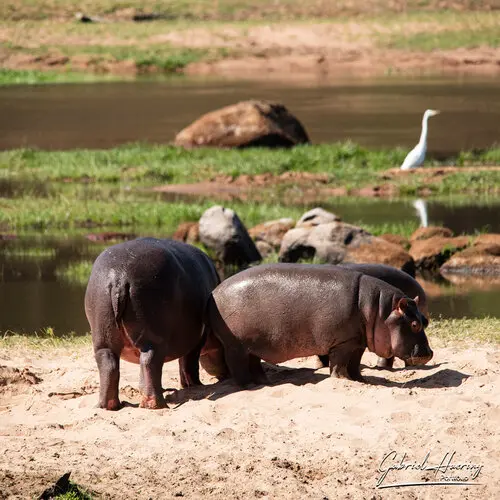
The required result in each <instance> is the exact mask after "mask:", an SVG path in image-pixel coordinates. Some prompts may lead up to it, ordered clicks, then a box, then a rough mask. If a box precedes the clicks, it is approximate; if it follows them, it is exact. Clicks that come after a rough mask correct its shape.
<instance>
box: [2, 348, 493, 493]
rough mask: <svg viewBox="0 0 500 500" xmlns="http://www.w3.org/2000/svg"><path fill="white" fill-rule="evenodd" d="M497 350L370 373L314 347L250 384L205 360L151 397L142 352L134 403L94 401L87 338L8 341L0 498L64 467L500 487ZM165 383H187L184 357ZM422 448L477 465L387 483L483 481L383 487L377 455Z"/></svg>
mask: <svg viewBox="0 0 500 500" xmlns="http://www.w3.org/2000/svg"><path fill="white" fill-rule="evenodd" d="M431 341H432V339H431ZM499 362H500V348H498V347H492V346H486V345H485V346H476V347H469V348H464V347H463V346H462V347H459V346H455V347H446V348H438V349H435V357H434V359H433V360H432V361H431V363H430V365H429V366H428V367H424V368H421V369H402V368H400V367H401V365H397V366H398V368H400V369H396V370H394V371H393V372H381V371H377V370H376V369H373V368H369V366H373V365H374V363H375V357H374V356H373V355H372V354H370V353H367V354H365V356H364V358H363V361H362V364H363V365H366V367H365V368H364V369H363V374H364V375H365V376H366V379H367V381H368V383H367V384H362V383H358V382H351V381H345V380H336V379H331V378H329V377H328V370H327V369H325V368H323V369H320V370H316V371H315V370H314V369H313V368H314V366H315V360H314V359H313V358H308V359H307V360H294V361H292V362H289V363H287V364H286V365H282V366H280V367H274V366H271V365H266V371H267V372H268V374H269V376H270V378H271V381H272V385H270V386H259V387H254V388H253V389H252V390H240V389H239V388H238V387H236V386H235V385H234V384H233V383H232V382H231V381H225V382H220V383H214V380H213V379H210V378H209V377H208V376H207V375H206V374H205V373H203V377H202V378H203V381H204V383H205V384H206V385H205V386H203V387H199V388H194V389H190V390H179V391H173V392H169V397H168V401H169V408H168V409H163V410H145V409H140V408H138V407H137V401H138V393H137V391H136V389H135V388H136V387H137V384H138V366H137V365H133V364H130V363H127V362H123V361H122V363H121V369H122V372H121V384H120V386H121V389H122V390H121V397H122V399H123V400H125V401H127V402H128V404H127V405H126V406H125V407H124V408H123V409H121V410H120V411H118V412H108V411H105V410H100V409H96V408H95V404H96V402H97V390H98V372H97V367H96V365H95V362H94V359H93V356H92V353H91V348H90V346H88V347H81V346H80V347H76V348H75V349H73V350H71V349H61V348H58V349H53V350H51V351H40V350H38V351H37V350H25V351H20V350H19V349H17V348H11V349H6V348H5V349H0V365H1V366H3V368H2V369H1V370H0V381H1V380H4V381H5V380H7V382H8V383H7V385H4V386H0V413H1V426H0V449H1V450H4V451H3V452H2V453H0V484H1V488H0V498H29V497H31V498H33V497H34V496H35V495H36V494H40V493H41V492H42V491H43V490H44V489H45V488H47V487H48V486H50V485H51V484H53V483H54V481H55V480H57V479H58V478H59V477H60V476H62V474H64V473H65V472H69V471H71V479H72V480H73V481H75V482H76V483H78V484H80V485H82V486H84V487H86V488H88V489H89V490H91V491H92V492H93V493H94V494H95V495H96V496H97V497H99V498H172V497H185V498H240V499H243V498H245V499H246V498H280V499H282V498H287V499H289V498H293V499H295V498H297V499H306V498H316V499H323V498H329V499H335V498H352V499H358V498H363V499H382V498H384V499H386V498H389V499H393V498H394V499H395V498H398V499H399V498H404V499H416V498H423V499H433V500H436V499H441V498H446V499H449V498H451V499H455V498H456V499H466V498H481V499H486V498H492V499H493V498H500V467H499V465H500V432H499V429H500V407H499V403H500V376H499ZM5 367H7V368H5ZM8 367H11V368H12V367H15V368H18V369H19V370H21V371H20V372H13V371H12V370H10V369H9V368H8ZM23 370H24V371H23ZM37 377H38V378H37ZM37 382H38V383H37ZM163 387H165V388H169V389H172V388H178V387H179V382H178V372H177V362H171V363H168V364H166V365H165V367H164V371H163ZM391 452H393V453H392V455H390V454H391ZM452 453H455V454H454V455H453V457H451V454H452ZM403 454H406V457H404V458H403ZM427 454H429V456H428V458H427V461H426V463H425V464H424V466H423V468H424V469H425V468H428V467H432V466H435V465H439V464H441V462H443V461H444V463H451V464H452V465H462V466H467V467H468V468H464V469H462V470H458V471H457V470H454V471H452V470H450V469H448V470H447V471H446V472H444V471H442V470H441V471H435V470H415V469H412V468H411V467H409V468H407V470H389V471H388V473H387V476H386V477H385V478H382V480H381V485H382V486H384V485H389V484H393V483H400V482H421V481H427V482H429V481H430V482H433V481H441V480H442V478H443V477H444V476H446V477H450V476H455V475H459V476H460V477H461V478H462V479H463V478H464V476H465V477H468V479H469V481H470V482H472V483H474V484H473V485H469V486H453V485H444V484H443V483H441V484H439V485H435V486H432V485H426V486H410V487H405V488H399V489H393V488H387V489H377V487H376V485H377V481H378V480H380V479H381V475H382V474H381V472H379V470H378V469H379V468H380V467H381V468H382V469H384V470H385V469H387V465H389V464H392V465H394V464H396V463H401V460H403V463H404V464H405V465H406V466H411V464H422V462H423V461H424V460H425V457H426V455H427ZM446 454H448V455H446ZM394 455H396V456H394ZM384 457H387V458H386V460H385V462H384V464H383V465H382V466H381V462H382V461H383V459H384ZM450 459H451V461H450ZM474 472H476V473H477V472H479V474H478V475H477V477H476V478H474V479H473V476H474ZM478 483H481V484H480V485H478Z"/></svg>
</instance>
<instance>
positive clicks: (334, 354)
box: [329, 343, 364, 382]
mask: <svg viewBox="0 0 500 500" xmlns="http://www.w3.org/2000/svg"><path fill="white" fill-rule="evenodd" d="M363 352H364V348H361V347H359V345H353V344H352V343H346V344H343V345H342V346H338V347H334V348H333V349H331V350H330V353H329V358H330V376H332V377H336V378H347V379H350V380H358V381H360V382H361V381H362V380H363V377H362V376H361V372H360V362H361V356H363Z"/></svg>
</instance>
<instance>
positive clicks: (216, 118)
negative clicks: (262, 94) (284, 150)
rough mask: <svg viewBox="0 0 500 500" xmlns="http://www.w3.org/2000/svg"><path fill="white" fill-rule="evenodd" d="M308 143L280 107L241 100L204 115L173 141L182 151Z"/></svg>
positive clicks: (305, 135) (302, 128)
mask: <svg viewBox="0 0 500 500" xmlns="http://www.w3.org/2000/svg"><path fill="white" fill-rule="evenodd" d="M309 142H310V141H309V137H308V135H307V133H306V131H305V129H304V127H303V126H302V124H301V123H300V122H299V121H298V120H297V118H295V117H294V116H293V115H292V114H291V113H290V112H289V111H288V110H287V109H286V107H285V106H284V105H283V104H278V103H272V102H266V101H243V102H240V103H238V104H234V105H232V106H227V107H225V108H222V109H219V110H217V111H212V112H211V113H207V114H205V115H203V116H202V117H201V118H199V119H198V120H196V121H195V122H194V123H192V124H191V125H189V126H188V127H186V128H185V129H184V130H181V131H180V132H179V133H178V134H177V136H176V138H175V144H176V145H177V146H183V147H186V148H193V147H203V146H213V147H221V148H243V147H251V146H267V147H292V146H296V145H297V144H306V143H309Z"/></svg>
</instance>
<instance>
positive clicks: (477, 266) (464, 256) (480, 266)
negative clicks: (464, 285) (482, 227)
mask: <svg viewBox="0 0 500 500" xmlns="http://www.w3.org/2000/svg"><path fill="white" fill-rule="evenodd" d="M441 271H442V272H443V273H463V274H483V275H490V276H500V234H484V235H481V236H479V237H478V238H477V239H476V241H475V242H474V245H473V246H471V247H469V248H466V249H465V250H462V251H461V252H457V253H455V254H454V255H453V256H452V257H451V258H450V259H449V260H448V261H447V262H445V264H444V265H443V266H441Z"/></svg>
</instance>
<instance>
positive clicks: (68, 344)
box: [0, 327, 92, 350]
mask: <svg viewBox="0 0 500 500" xmlns="http://www.w3.org/2000/svg"><path fill="white" fill-rule="evenodd" d="M91 345H92V338H91V336H90V334H88V335H75V334H74V333H68V334H66V335H62V336H56V335H55V332H54V330H53V329H52V328H50V327H47V328H44V329H42V330H41V331H38V332H33V333H32V334H30V335H20V334H17V333H15V332H11V331H7V332H5V333H4V334H3V335H2V337H0V349H16V348H20V349H36V350H46V349H54V348H61V349H67V348H78V347H81V348H85V349H87V348H90V347H91Z"/></svg>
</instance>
